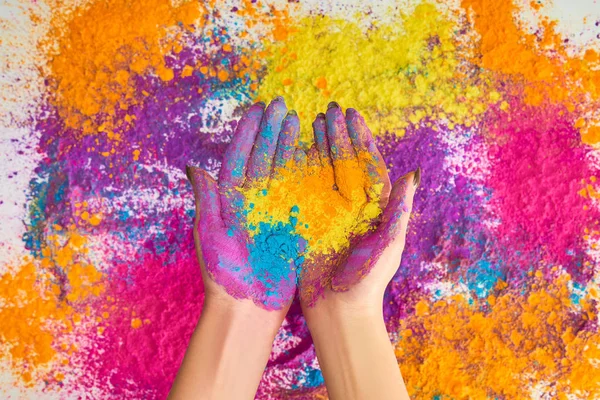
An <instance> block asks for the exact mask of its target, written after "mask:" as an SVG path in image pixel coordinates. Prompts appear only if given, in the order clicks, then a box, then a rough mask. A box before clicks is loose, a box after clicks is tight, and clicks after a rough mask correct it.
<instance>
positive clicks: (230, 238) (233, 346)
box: [169, 98, 299, 400]
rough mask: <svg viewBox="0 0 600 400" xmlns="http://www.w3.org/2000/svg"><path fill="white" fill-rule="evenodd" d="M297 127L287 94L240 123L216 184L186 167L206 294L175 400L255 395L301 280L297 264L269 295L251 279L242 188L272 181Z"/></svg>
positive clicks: (174, 391) (173, 391)
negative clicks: (276, 165)
mask: <svg viewBox="0 0 600 400" xmlns="http://www.w3.org/2000/svg"><path fill="white" fill-rule="evenodd" d="M282 132H283V133H282ZM298 132H299V122H298V117H297V116H296V114H295V112H289V113H288V112H287V108H286V107H285V103H284V101H283V99H282V98H278V99H275V100H274V101H273V102H271V104H270V105H269V106H268V107H267V108H266V109H265V105H264V104H262V103H257V104H255V105H253V106H252V107H250V109H249V110H248V111H247V112H246V113H245V114H244V116H243V117H242V119H241V120H240V123H239V125H238V128H237V130H236V133H235V135H234V138H233V139H232V142H231V144H230V146H229V148H228V150H227V152H226V154H225V157H224V161H223V166H222V168H221V171H220V174H219V179H218V181H215V180H214V179H213V178H212V177H211V176H210V175H208V174H207V173H206V172H204V171H202V170H201V169H198V168H193V167H191V168H190V167H188V171H187V173H188V177H189V179H190V181H191V183H192V187H193V189H194V195H195V201H196V220H195V223H194V240H195V246H196V253H197V255H198V260H199V262H200V268H201V272H202V280H203V282H204V292H205V298H204V305H203V308H202V315H201V317H200V320H199V322H198V325H197V327H196V329H195V331H194V333H193V335H192V338H191V340H190V344H189V347H188V350H187V351H186V354H185V357H184V359H183V362H182V364H181V367H180V370H179V372H178V374H177V377H176V379H175V382H174V384H173V387H172V389H171V392H170V394H169V399H170V400H176V399H230V398H231V399H253V398H254V394H255V393H256V389H257V387H258V384H259V382H260V378H261V376H262V373H263V370H264V367H265V365H266V363H267V361H268V358H269V354H270V352H271V347H272V345H273V340H274V338H275V335H276V334H277V330H278V329H279V326H280V325H281V323H282V322H283V319H284V318H285V315H286V313H287V310H288V309H289V306H290V304H291V301H292V298H293V296H294V293H295V290H296V279H295V272H294V270H293V267H294V266H293V265H289V266H286V270H285V272H286V274H287V275H288V276H289V280H286V279H284V280H283V281H282V282H275V287H276V288H277V290H276V291H275V293H273V294H271V295H268V294H266V293H265V292H266V290H265V287H264V284H262V282H258V281H249V280H248V279H247V278H248V275H250V274H252V273H253V269H254V268H255V267H256V266H255V265H252V262H251V260H250V259H249V254H248V249H247V246H246V243H247V242H248V234H249V233H248V232H247V231H246V230H245V228H244V224H243V222H244V221H243V211H244V210H243V207H241V206H240V205H239V204H240V203H239V200H240V199H239V197H238V196H239V192H238V191H237V190H236V189H237V188H239V187H241V186H243V185H252V184H255V183H257V182H260V184H263V185H265V187H266V186H268V180H269V178H270V174H271V169H272V168H271V166H272V165H273V163H277V162H281V161H279V159H280V158H282V157H286V156H287V155H288V153H289V152H290V151H293V149H291V147H293V146H295V144H296V142H297V137H298ZM280 133H282V134H280ZM279 139H281V140H279ZM273 140H276V141H277V142H276V143H277V145H276V146H273V145H272V144H271V141H273ZM279 142H281V143H279ZM240 215H241V216H242V218H240ZM231 382H235V385H232V384H231Z"/></svg>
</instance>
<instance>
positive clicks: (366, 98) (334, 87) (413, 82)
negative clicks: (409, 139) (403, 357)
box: [258, 2, 500, 140]
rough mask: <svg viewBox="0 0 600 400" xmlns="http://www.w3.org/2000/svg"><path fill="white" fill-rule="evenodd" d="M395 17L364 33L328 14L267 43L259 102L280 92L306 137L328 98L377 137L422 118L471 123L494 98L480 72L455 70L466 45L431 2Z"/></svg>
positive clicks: (465, 67)
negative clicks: (360, 118)
mask: <svg viewBox="0 0 600 400" xmlns="http://www.w3.org/2000/svg"><path fill="white" fill-rule="evenodd" d="M395 18H396V24H392V25H376V26H374V27H372V28H371V29H369V30H368V31H366V32H364V31H363V30H361V28H360V27H359V26H358V25H357V24H356V23H354V22H349V21H341V20H334V19H331V18H329V17H323V16H315V17H314V18H307V19H304V20H302V21H300V22H299V23H298V25H299V27H298V31H297V32H296V33H294V34H292V35H290V37H289V38H288V39H287V40H286V41H284V42H281V43H278V42H276V43H275V44H273V45H268V46H267V49H268V50H269V58H268V59H267V62H268V67H269V73H268V74H267V76H265V78H264V79H263V81H262V82H261V85H260V87H259V92H258V98H259V99H262V100H268V99H270V98H272V97H274V96H277V95H284V96H285V98H286V101H287V103H288V106H289V107H290V108H292V109H295V110H296V111H298V115H299V116H300V126H301V129H302V134H303V138H304V139H305V140H306V139H307V138H308V136H309V134H310V126H311V123H312V121H313V119H314V117H315V115H316V114H317V113H318V112H320V111H321V110H323V109H325V108H326V106H327V104H328V103H329V102H330V101H333V100H335V101H337V102H338V103H340V104H345V105H347V106H348V107H353V108H356V109H357V110H359V111H360V112H361V113H363V115H364V116H365V120H366V121H367V123H368V125H369V127H370V128H371V131H372V132H373V134H375V135H382V134H385V133H386V132H395V133H397V134H399V135H401V134H402V133H403V132H404V129H405V128H406V127H407V126H409V125H411V124H419V123H421V122H422V121H423V119H424V118H426V117H433V118H440V119H448V120H449V121H450V122H451V123H452V124H456V123H464V124H467V125H470V124H472V123H474V122H475V121H477V120H478V116H480V115H481V114H482V113H483V112H484V111H485V108H486V104H488V103H489V102H492V103H494V102H496V101H499V100H500V96H499V94H498V92H496V91H494V90H493V89H491V88H490V87H489V80H488V78H487V77H486V76H485V74H484V73H483V72H480V73H477V72H476V71H470V67H469V66H468V65H459V64H460V60H461V58H460V57H461V52H462V51H467V49H468V48H466V47H464V46H462V47H461V45H460V44H459V41H458V40H457V38H456V36H455V32H456V30H457V29H458V28H459V27H458V26H457V25H456V23H454V22H452V21H451V20H449V19H447V18H445V17H444V16H443V15H442V14H441V12H440V11H439V10H438V9H437V8H436V7H435V6H434V5H432V4H429V3H426V2H425V3H422V4H419V5H418V6H417V7H416V9H415V10H414V12H413V13H412V14H410V15H400V16H396V17H395ZM394 25H397V26H400V27H401V28H396V27H395V26H394ZM462 57H464V55H463V56H462Z"/></svg>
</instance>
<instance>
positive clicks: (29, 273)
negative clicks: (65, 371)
mask: <svg viewBox="0 0 600 400" xmlns="http://www.w3.org/2000/svg"><path fill="white" fill-rule="evenodd" d="M47 243H48V245H47V246H46V247H45V248H44V249H43V251H42V253H43V258H41V259H35V260H33V259H31V258H27V259H25V260H24V262H23V264H22V265H21V266H19V267H17V268H15V269H14V270H15V272H10V273H7V274H5V275H3V276H1V277H0V304H1V305H2V306H1V307H0V341H1V342H2V343H3V344H4V345H5V347H4V349H2V350H6V351H8V354H2V353H1V352H0V356H2V357H6V356H10V358H9V359H10V363H11V368H12V369H13V370H14V371H19V372H20V376H21V378H22V379H23V381H24V382H25V384H28V385H30V384H33V383H34V382H35V381H36V380H38V379H39V378H41V377H39V376H38V375H37V374H38V373H39V372H40V371H42V369H40V368H41V367H43V366H44V365H46V364H48V363H50V362H52V361H54V360H55V357H56V356H57V353H58V352H59V351H60V350H58V345H59V343H57V341H58V340H59V339H60V338H62V337H63V336H64V334H65V333H68V332H70V331H71V330H73V328H74V326H75V325H77V324H78V323H79V322H80V321H81V320H82V319H83V318H84V317H85V316H86V311H85V310H83V311H80V308H83V307H81V305H82V304H84V303H85V301H87V300H88V299H89V298H90V297H91V296H97V295H99V294H100V293H101V292H102V290H103V285H102V284H101V282H100V281H101V279H102V274H101V273H100V272H98V271H97V270H96V268H95V267H94V266H92V265H90V264H88V263H87V262H86V261H85V253H86V248H85V238H84V237H83V236H80V235H79V234H78V233H76V232H74V231H71V232H67V233H66V234H60V235H59V234H56V235H49V236H48V240H47ZM57 271H61V272H62V273H63V274H64V277H65V280H64V283H63V284H62V285H60V286H59V285H58V284H57V282H58V281H59V277H58V276H57V275H56V272H57ZM69 349H71V350H72V347H69V348H67V350H69ZM63 350H64V349H63ZM44 379H45V378H44Z"/></svg>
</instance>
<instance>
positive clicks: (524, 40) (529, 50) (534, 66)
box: [461, 0, 600, 143]
mask: <svg viewBox="0 0 600 400" xmlns="http://www.w3.org/2000/svg"><path fill="white" fill-rule="evenodd" d="M461 4H462V6H463V8H464V9H465V10H466V11H467V15H468V16H469V19H470V20H471V22H472V23H473V25H474V27H475V30H476V31H477V32H478V33H479V34H480V35H481V40H480V44H479V46H480V51H481V58H480V59H475V60H474V62H476V63H479V64H480V65H481V66H482V67H484V68H486V69H488V70H491V71H497V72H501V73H503V74H506V75H510V76H513V77H516V78H517V79H523V80H524V83H525V88H524V90H525V99H526V101H527V103H528V104H532V105H539V104H540V103H542V102H543V101H544V99H545V98H549V99H550V100H551V101H553V102H560V103H563V104H565V106H566V107H567V109H569V111H574V110H576V109H577V111H578V112H581V113H583V114H585V111H593V110H595V109H597V107H598V101H599V100H600V70H598V66H599V62H598V61H599V59H598V53H597V52H595V51H594V50H591V49H589V50H587V52H586V53H585V55H584V56H583V57H582V58H581V59H580V58H574V57H569V55H568V54H567V52H566V49H565V47H564V46H563V45H562V39H561V37H560V35H558V34H557V33H556V32H555V30H554V29H555V25H556V22H555V21H549V20H548V19H543V20H542V22H541V28H542V30H543V34H542V35H541V37H538V36H536V35H533V34H528V33H527V32H525V31H524V30H523V29H521V28H520V27H518V26H517V23H516V20H515V18H516V15H515V14H516V13H517V12H518V11H519V7H518V6H517V5H515V4H514V2H513V1H512V0H509V1H496V0H462V1H461ZM548 50H552V51H553V52H555V53H556V54H554V55H551V54H549V52H548ZM597 125H600V121H593V120H591V121H586V123H585V124H582V132H583V133H584V135H583V138H584V141H586V142H588V143H596V142H598V141H599V139H600V135H598V133H597V132H598V130H599V128H598V127H597Z"/></svg>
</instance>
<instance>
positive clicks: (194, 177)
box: [185, 166, 223, 228]
mask: <svg viewBox="0 0 600 400" xmlns="http://www.w3.org/2000/svg"><path fill="white" fill-rule="evenodd" d="M185 172H186V175H187V177H188V179H189V180H190V183H191V184H192V189H193V191H194V199H195V201H196V220H197V221H198V224H199V225H200V226H203V227H215V228H216V227H220V228H222V227H223V221H222V219H221V202H220V200H219V192H218V187H217V182H216V181H215V180H214V179H213V177H212V176H210V175H209V174H208V173H207V172H206V171H204V170H203V169H201V168H198V167H192V166H186V169H185Z"/></svg>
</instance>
